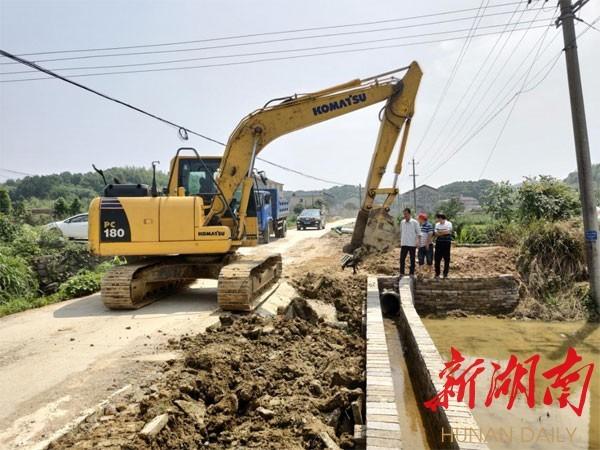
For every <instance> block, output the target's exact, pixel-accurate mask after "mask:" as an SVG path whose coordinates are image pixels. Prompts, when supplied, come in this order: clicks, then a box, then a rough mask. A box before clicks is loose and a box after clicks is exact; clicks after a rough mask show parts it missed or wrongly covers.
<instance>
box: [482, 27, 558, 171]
mask: <svg viewBox="0 0 600 450" xmlns="http://www.w3.org/2000/svg"><path fill="white" fill-rule="evenodd" d="M548 30H549V28H548V29H547V30H546V31H545V32H544V35H543V38H542V40H541V41H540V44H539V46H538V49H537V52H536V54H535V56H534V57H533V61H531V65H530V66H529V69H528V70H527V72H526V74H525V79H524V80H523V84H522V85H521V89H520V91H521V92H523V90H524V89H525V85H526V84H527V81H528V78H529V74H530V73H531V70H532V69H533V67H534V66H535V63H536V62H537V61H538V59H539V57H540V50H541V49H542V45H544V40H545V39H546V36H547V35H548ZM552 67H554V65H552ZM519 98H521V96H520V95H519V96H518V97H516V98H515V100H514V101H513V102H512V105H511V107H510V109H509V110H508V114H507V115H506V117H505V119H504V123H503V124H502V127H501V128H500V132H499V133H498V136H496V140H495V141H494V145H493V146H492V148H491V150H490V153H489V155H488V157H487V159H486V161H485V164H484V165H483V168H482V169H481V173H480V174H479V179H481V178H482V177H483V174H484V173H485V170H486V169H487V167H488V164H489V163H490V161H491V159H492V156H493V155H494V152H495V151H496V148H497V147H498V143H499V142H500V139H502V135H503V134H504V130H505V129H506V126H507V125H508V122H509V120H510V118H511V116H512V113H513V111H514V110H515V107H516V106H517V102H518V101H519Z"/></svg>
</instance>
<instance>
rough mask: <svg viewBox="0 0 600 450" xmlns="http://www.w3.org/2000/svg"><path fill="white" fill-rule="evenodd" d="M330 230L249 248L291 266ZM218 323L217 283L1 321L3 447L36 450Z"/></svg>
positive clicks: (83, 302)
mask: <svg viewBox="0 0 600 450" xmlns="http://www.w3.org/2000/svg"><path fill="white" fill-rule="evenodd" d="M346 222H348V220H347V219H346V220H342V221H338V222H334V223H332V224H329V225H328V227H327V229H326V230H310V231H309V230H307V231H296V230H290V231H289V232H288V236H287V238H285V239H279V240H276V241H273V242H271V243H270V244H269V245H266V246H259V247H256V248H245V249H242V253H244V254H257V255H258V254H262V253H263V252H264V253H266V252H281V253H282V255H283V261H284V267H285V266H286V265H287V266H288V267H289V266H293V264H294V263H296V262H299V261H302V260H303V259H305V258H308V257H309V256H314V254H315V250H316V251H318V247H319V244H318V240H317V239H316V238H319V237H321V236H322V235H324V234H325V233H327V232H328V230H329V228H330V227H331V226H336V225H340V224H342V223H346ZM217 320H218V312H217V301H216V282H214V281H206V280H204V281H199V282H198V283H196V284H195V285H193V286H192V287H191V288H190V289H188V290H187V291H186V292H183V293H180V294H177V295H173V296H171V297H169V298H166V299H163V300H161V301H159V302H156V303H154V304H152V305H149V306H146V307H145V308H142V309H141V310H138V311H122V312H120V311H119V312H117V311H109V310H107V309H105V308H104V306H103V305H102V302H101V300H100V296H99V294H94V295H91V296H88V297H83V298H79V299H74V300H70V301H66V302H62V303H58V304H55V305H50V306H47V307H43V308H39V309H36V310H31V311H25V312H23V313H18V314H14V315H11V316H7V317H4V318H1V319H0V380H2V382H1V383H0V448H35V447H36V444H38V443H39V442H40V441H43V440H44V439H46V438H48V437H49V436H50V435H51V434H52V433H53V432H54V431H56V430H57V429H59V428H61V427H62V426H64V425H65V424H67V423H69V422H70V421H72V420H73V419H75V418H76V417H77V416H78V415H79V414H80V412H81V411H82V410H84V409H85V408H89V407H91V406H93V405H95V404H97V403H98V402H99V401H101V400H103V399H104V398H106V397H107V396H108V395H109V394H110V393H111V392H113V391H115V390H116V389H119V388H121V387H122V386H124V385H126V384H128V383H130V382H134V381H136V380H139V379H140V378H142V377H151V376H152V375H153V374H154V373H155V372H156V367H157V364H163V362H164V361H165V360H167V359H169V358H172V357H173V355H171V354H169V353H167V352H165V351H164V347H165V343H166V342H167V340H168V339H169V338H172V337H179V336H181V335H184V334H187V333H198V332H201V331H203V330H204V329H205V328H206V327H208V326H210V325H212V324H213V323H215V322H216V321H217Z"/></svg>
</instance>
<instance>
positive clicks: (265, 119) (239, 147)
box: [206, 62, 422, 253]
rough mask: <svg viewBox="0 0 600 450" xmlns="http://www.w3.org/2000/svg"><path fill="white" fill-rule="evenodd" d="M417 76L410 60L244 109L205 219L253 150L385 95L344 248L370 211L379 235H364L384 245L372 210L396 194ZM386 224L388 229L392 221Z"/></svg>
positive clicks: (360, 236)
mask: <svg viewBox="0 0 600 450" xmlns="http://www.w3.org/2000/svg"><path fill="white" fill-rule="evenodd" d="M401 71H406V73H405V74H404V77H403V78H402V79H397V78H394V77H390V76H389V75H392V74H394V73H397V72H401ZM421 77H422V72H421V69H420V67H419V65H418V64H417V63H416V62H413V63H411V64H410V65H409V66H407V67H403V68H401V69H398V70H395V71H390V72H386V73H384V74H381V75H377V76H374V77H370V78H366V79H363V80H359V79H357V80H352V81H349V82H347V83H344V84H340V85H337V86H333V87H331V88H328V89H324V90H322V91H318V92H314V93H310V94H304V95H301V96H294V97H290V98H288V99H286V100H284V101H283V102H281V103H279V104H277V105H273V106H266V107H264V108H261V109H259V110H257V111H255V112H253V113H251V114H249V115H248V116H246V117H245V118H244V119H243V120H242V121H241V122H240V123H239V124H238V126H237V127H236V129H235V130H234V131H233V133H232V134H231V136H230V137H229V140H228V142H227V147H226V148H225V153H224V155H223V159H222V161H221V166H220V168H219V179H218V184H219V186H220V188H221V190H222V193H223V196H222V197H220V198H216V199H215V201H214V202H213V204H212V207H211V210H210V212H209V214H208V215H207V217H206V220H207V221H210V220H211V219H212V218H213V216H215V215H220V214H222V213H223V211H224V210H225V207H226V203H227V202H230V201H231V198H232V196H233V193H234V192H235V191H236V189H237V188H238V186H239V185H240V184H242V183H243V182H244V180H245V179H246V180H249V179H250V177H251V173H252V169H253V165H254V160H255V158H256V156H257V155H258V154H259V153H260V152H261V150H262V149H263V148H264V147H265V146H266V145H267V144H268V143H269V142H271V141H273V140H274V139H276V138H278V137H280V136H282V135H284V134H287V133H290V132H293V131H296V130H299V129H302V128H305V127H308V126H311V125H315V124H317V123H320V122H324V121H326V120H329V119H333V118H335V117H339V116H342V115H345V114H349V113H351V112H354V111H357V110H359V109H362V108H365V107H367V106H370V105H373V104H376V103H379V102H382V101H384V100H385V101H386V104H385V106H384V107H383V109H382V111H381V117H380V120H381V125H380V128H379V134H378V137H377V142H376V144H375V150H374V152H373V157H372V159H371V164H370V167H369V171H368V175H367V180H366V183H365V187H366V190H365V197H364V199H361V208H360V211H359V213H358V217H357V220H356V224H355V227H354V234H353V236H352V241H351V244H350V246H349V247H348V248H347V249H346V250H347V251H348V252H349V253H352V252H353V251H354V250H356V249H358V248H359V247H361V246H362V245H363V241H364V235H365V231H366V230H367V223H368V219H369V217H372V218H373V219H375V220H374V221H373V224H372V225H371V226H370V227H369V229H370V230H372V231H373V232H374V233H376V232H377V231H378V230H379V231H380V233H379V235H380V236H379V237H373V238H372V239H370V240H369V242H370V243H369V248H370V249H371V250H379V251H381V250H385V249H386V248H387V247H388V246H389V245H387V244H386V242H389V238H390V236H391V235H390V232H389V230H390V220H389V219H388V218H386V217H385V216H383V215H382V214H381V213H379V214H374V215H373V214H372V213H373V211H375V210H378V209H383V210H384V211H388V210H389V207H390V205H391V204H392V203H393V201H394V198H395V197H396V195H397V194H398V190H397V187H396V184H397V179H398V176H399V175H400V172H401V170H402V161H403V158H404V151H405V148H406V142H407V137H408V130H409V127H410V120H411V118H412V116H413V114H414V108H415V99H416V95H417V91H418V88H419V84H420V81H421ZM403 127H404V134H403V138H402V141H401V145H400V149H399V151H398V157H397V161H396V164H395V167H394V174H395V176H394V185H393V187H392V188H387V189H380V185H381V180H382V177H383V175H384V173H385V172H386V168H387V166H388V163H389V160H390V157H391V154H392V152H393V149H394V145H395V144H396V141H397V140H398V136H399V134H400V132H401V130H402V128H403ZM247 184H248V187H246V189H248V190H249V186H250V182H249V181H248V182H247ZM382 194H383V195H385V200H384V202H383V204H382V205H379V207H377V205H375V198H376V196H377V195H382ZM241 213H242V214H243V213H244V211H243V210H242V211H241ZM391 228H392V229H393V221H392V225H391ZM386 230H387V232H386ZM242 235H243V230H241V229H240V230H238V237H240V238H241V236H242Z"/></svg>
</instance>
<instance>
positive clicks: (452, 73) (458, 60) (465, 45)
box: [413, 0, 489, 158]
mask: <svg viewBox="0 0 600 450" xmlns="http://www.w3.org/2000/svg"><path fill="white" fill-rule="evenodd" d="M488 3H489V1H488ZM482 6H483V0H482V2H481V4H480V5H479V9H478V10H477V12H478V13H479V10H481V7H482ZM486 6H487V5H486ZM476 23H477V19H475V20H474V21H473V23H472V24H471V29H470V30H469V34H468V35H467V39H466V41H465V42H464V43H463V46H462V47H461V49H460V52H459V53H458V57H457V58H456V61H455V62H454V66H453V67H452V70H451V71H450V76H449V77H448V79H447V80H446V84H445V85H444V88H443V89H442V94H441V95H440V97H439V99H438V101H437V103H436V105H435V108H434V109H433V114H432V115H431V118H430V119H429V122H428V123H427V126H426V127H425V132H424V133H423V136H422V137H421V140H420V141H419V143H418V144H417V146H416V147H415V150H414V152H413V158H414V155H415V153H417V152H418V151H419V149H420V148H421V146H422V145H423V142H424V140H425V138H426V137H427V135H428V133H429V130H430V129H431V126H432V125H433V122H434V121H435V118H436V117H437V113H438V111H439V109H440V107H441V105H442V103H443V102H444V99H445V98H446V94H447V93H448V90H449V89H450V85H451V84H452V82H453V81H454V77H455V76H456V72H457V70H458V66H460V63H461V62H462V60H463V57H464V54H465V53H466V49H467V48H468V44H469V42H470V40H471V38H472V37H471V33H472V32H473V27H474V26H475V24H476Z"/></svg>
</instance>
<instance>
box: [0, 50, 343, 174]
mask: <svg viewBox="0 0 600 450" xmlns="http://www.w3.org/2000/svg"><path fill="white" fill-rule="evenodd" d="M0 54H1V55H2V56H5V57H7V58H10V59H13V60H15V61H19V62H20V63H21V64H24V65H26V66H29V67H32V68H35V69H36V70H39V71H41V72H44V73H46V74H48V75H50V76H52V77H54V78H57V79H59V80H61V81H64V82H66V83H69V84H72V85H73V86H76V87H78V88H80V89H83V90H85V91H87V92H90V93H92V94H95V95H98V96H100V97H102V98H104V99H106V100H109V101H112V102H115V103H117V104H119V105H121V106H124V107H126V108H129V109H132V110H134V111H137V112H138V113H141V114H144V115H146V116H148V117H151V118H153V119H155V120H158V121H160V122H163V123H165V124H167V125H170V126H172V127H175V128H177V129H178V131H179V134H180V136H182V137H183V136H184V135H183V134H182V131H184V132H185V138H184V139H187V133H189V134H193V135H195V136H198V137H200V138H202V139H205V140H207V141H210V142H213V143H215V144H219V145H221V146H225V145H226V144H225V143H224V142H221V141H219V140H217V139H213V138H211V137H209V136H206V135H205V134H202V133H198V132H196V131H193V130H191V129H190V128H188V127H184V126H182V125H178V124H176V123H174V122H171V121H170V120H167V119H164V118H162V117H159V116H157V115H156V114H152V113H150V112H148V111H145V110H143V109H141V108H138V107H136V106H133V105H131V104H129V103H126V102H124V101H122V100H119V99H116V98H114V97H111V96H109V95H106V94H103V93H102V92H99V91H96V90H95V89H92V88H90V87H87V86H84V85H83V84H80V83H77V82H75V81H72V80H69V79H68V78H65V77H63V76H61V75H59V74H56V73H54V72H52V71H51V70H49V69H46V68H44V67H41V66H39V65H38V64H36V63H33V62H31V61H27V60H25V59H23V58H21V57H19V56H16V55H13V54H11V53H8V52H6V51H4V50H1V49H0ZM257 159H259V160H260V161H262V162H264V163H267V164H271V165H273V166H276V167H279V168H280V169H284V170H288V171H290V172H294V173H296V174H298V175H302V176H305V177H307V178H311V179H314V180H318V181H322V182H325V183H330V184H339V185H344V184H347V183H339V182H336V181H330V180H326V179H324V178H319V177H315V176H312V175H308V174H305V173H303V172H300V171H298V170H295V169H291V168H289V167H285V166H283V165H281V164H277V163H274V162H271V161H268V160H266V159H264V158H259V157H257ZM5 170H7V171H9V170H8V169H5ZM15 173H17V172H15Z"/></svg>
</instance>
